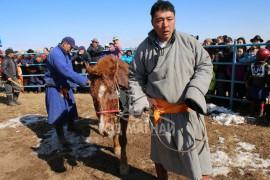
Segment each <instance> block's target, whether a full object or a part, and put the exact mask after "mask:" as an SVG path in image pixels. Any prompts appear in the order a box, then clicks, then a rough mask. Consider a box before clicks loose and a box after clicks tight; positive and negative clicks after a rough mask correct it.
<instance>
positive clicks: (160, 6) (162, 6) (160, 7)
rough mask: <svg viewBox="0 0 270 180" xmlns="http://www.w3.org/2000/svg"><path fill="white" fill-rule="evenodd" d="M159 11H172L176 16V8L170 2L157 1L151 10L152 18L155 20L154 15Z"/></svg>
mask: <svg viewBox="0 0 270 180" xmlns="http://www.w3.org/2000/svg"><path fill="white" fill-rule="evenodd" d="M157 11H171V12H173V14H174V15H175V10H174V6H173V5H172V4H171V3H170V2H169V1H161V0H159V1H157V2H156V3H155V4H154V5H153V6H152V8H151V13H150V14H151V17H152V19H153V18H154V15H155V13H156V12H157Z"/></svg>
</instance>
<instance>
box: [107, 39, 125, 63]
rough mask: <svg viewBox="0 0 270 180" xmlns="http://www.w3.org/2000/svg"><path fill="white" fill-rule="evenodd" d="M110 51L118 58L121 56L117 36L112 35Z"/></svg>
mask: <svg viewBox="0 0 270 180" xmlns="http://www.w3.org/2000/svg"><path fill="white" fill-rule="evenodd" d="M110 51H111V53H112V54H113V55H114V56H115V57H116V58H118V59H120V58H121V56H122V47H121V45H120V43H119V39H118V37H113V45H112V46H111V47H110Z"/></svg>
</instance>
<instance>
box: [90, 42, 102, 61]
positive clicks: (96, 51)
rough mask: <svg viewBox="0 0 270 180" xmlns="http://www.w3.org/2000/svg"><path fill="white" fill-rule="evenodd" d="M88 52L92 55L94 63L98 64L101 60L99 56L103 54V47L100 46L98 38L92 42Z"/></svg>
mask: <svg viewBox="0 0 270 180" xmlns="http://www.w3.org/2000/svg"><path fill="white" fill-rule="evenodd" d="M87 52H88V53H89V54H90V56H91V58H92V61H93V62H97V61H98V60H99V56H100V55H101V53H102V52H103V47H102V46H101V45H99V42H98V39H97V38H94V39H93V40H92V43H91V44H90V46H89V47H88V48H87Z"/></svg>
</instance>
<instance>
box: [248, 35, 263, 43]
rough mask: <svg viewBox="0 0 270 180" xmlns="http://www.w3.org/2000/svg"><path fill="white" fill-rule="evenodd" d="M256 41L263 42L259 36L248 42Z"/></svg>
mask: <svg viewBox="0 0 270 180" xmlns="http://www.w3.org/2000/svg"><path fill="white" fill-rule="evenodd" d="M256 40H259V41H260V42H263V39H262V38H261V36H259V35H256V36H255V37H254V38H253V39H250V42H253V41H256Z"/></svg>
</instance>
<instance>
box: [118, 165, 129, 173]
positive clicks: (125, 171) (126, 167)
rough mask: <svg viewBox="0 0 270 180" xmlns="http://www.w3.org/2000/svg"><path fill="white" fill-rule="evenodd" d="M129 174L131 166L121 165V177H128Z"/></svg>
mask: <svg viewBox="0 0 270 180" xmlns="http://www.w3.org/2000/svg"><path fill="white" fill-rule="evenodd" d="M128 173H129V165H120V175H127V174H128Z"/></svg>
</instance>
